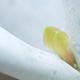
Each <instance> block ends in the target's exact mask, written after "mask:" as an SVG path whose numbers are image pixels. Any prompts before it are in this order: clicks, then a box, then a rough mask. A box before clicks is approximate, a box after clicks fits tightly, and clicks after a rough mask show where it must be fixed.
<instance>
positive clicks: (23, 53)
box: [0, 27, 80, 80]
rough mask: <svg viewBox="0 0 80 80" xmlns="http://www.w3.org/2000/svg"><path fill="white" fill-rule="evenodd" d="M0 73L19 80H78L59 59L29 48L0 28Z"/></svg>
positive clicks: (75, 73)
mask: <svg viewBox="0 0 80 80" xmlns="http://www.w3.org/2000/svg"><path fill="white" fill-rule="evenodd" d="M0 72H2V73H5V74H7V75H10V76H12V77H15V78H17V79H20V80H80V73H79V72H78V71H77V70H75V69H74V68H73V67H71V66H70V65H68V64H67V63H65V62H64V61H62V60H61V59H60V58H58V57H57V56H55V55H54V54H51V53H48V52H45V51H42V50H39V49H36V48H34V47H31V46H29V45H28V44H26V43H24V42H22V41H21V40H19V39H17V38H16V37H14V36H13V35H11V34H10V33H9V32H7V31H6V30H4V29H3V28H1V27H0Z"/></svg>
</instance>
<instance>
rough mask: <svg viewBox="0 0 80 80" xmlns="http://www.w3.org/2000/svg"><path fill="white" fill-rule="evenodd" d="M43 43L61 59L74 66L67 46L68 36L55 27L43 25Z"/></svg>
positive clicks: (74, 63) (73, 60)
mask: <svg viewBox="0 0 80 80" xmlns="http://www.w3.org/2000/svg"><path fill="white" fill-rule="evenodd" d="M43 41H44V45H45V46H46V47H47V48H50V49H52V50H54V51H55V52H56V53H57V54H58V55H59V56H60V58H61V59H62V60H64V61H65V62H67V63H68V64H70V65H71V66H73V67H74V65H76V61H75V58H74V56H73V54H72V52H71V50H70V48H69V37H68V35H67V34H66V33H64V32H62V31H60V30H59V29H57V28H55V27H45V31H44V35H43Z"/></svg>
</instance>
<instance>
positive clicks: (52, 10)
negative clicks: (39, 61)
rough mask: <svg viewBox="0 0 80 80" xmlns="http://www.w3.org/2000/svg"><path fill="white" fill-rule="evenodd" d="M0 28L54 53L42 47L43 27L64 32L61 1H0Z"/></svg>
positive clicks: (34, 45)
mask: <svg viewBox="0 0 80 80" xmlns="http://www.w3.org/2000/svg"><path fill="white" fill-rule="evenodd" d="M0 26H1V27H3V28H4V29H6V30H7V31H9V32H10V33H11V34H13V35H14V36H16V37H18V38H19V39H21V40H22V41H24V42H26V43H27V44H29V45H31V46H33V47H36V48H39V49H41V50H45V51H48V52H52V53H54V52H53V51H52V50H49V49H47V48H46V47H45V46H44V44H43V33H44V27H45V26H53V27H57V28H59V29H60V30H62V31H64V27H65V21H64V11H63V3H62V0H0ZM2 80H3V79H2ZM8 80H11V79H8Z"/></svg>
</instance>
